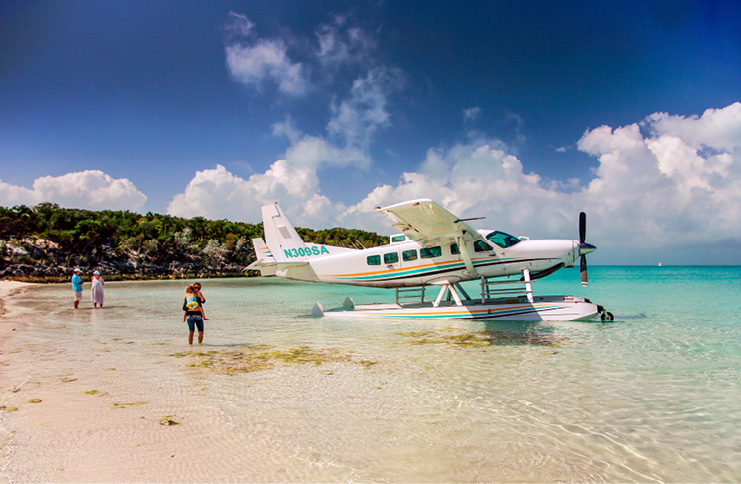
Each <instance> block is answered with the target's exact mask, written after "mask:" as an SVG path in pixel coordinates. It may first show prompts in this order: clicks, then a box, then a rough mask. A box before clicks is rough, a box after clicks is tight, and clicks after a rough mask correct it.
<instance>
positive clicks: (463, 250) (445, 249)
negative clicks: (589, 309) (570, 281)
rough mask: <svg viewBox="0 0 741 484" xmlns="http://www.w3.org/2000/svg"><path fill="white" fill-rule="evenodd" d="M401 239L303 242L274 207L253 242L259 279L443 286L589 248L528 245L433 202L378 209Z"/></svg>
mask: <svg viewBox="0 0 741 484" xmlns="http://www.w3.org/2000/svg"><path fill="white" fill-rule="evenodd" d="M378 210H379V211H380V212H381V213H383V214H384V215H386V216H387V217H389V218H390V219H391V220H392V221H394V222H396V223H395V224H394V226H395V227H396V228H397V229H399V230H401V231H402V234H399V235H394V236H392V237H391V243H390V244H387V245H383V246H379V247H372V248H368V249H352V248H346V247H336V246H331V245H323V244H312V243H305V242H304V241H303V240H302V239H301V237H300V236H299V235H298V233H297V232H296V230H295V228H294V227H293V225H292V224H291V222H290V221H289V220H288V218H287V217H286V215H285V213H283V210H281V208H280V207H279V206H278V204H273V205H265V206H263V207H262V218H263V228H264V231H265V240H263V239H261V238H258V239H253V243H254V246H255V253H256V255H257V261H256V262H255V263H253V264H252V265H251V266H250V268H251V269H257V270H260V271H261V273H262V275H264V276H271V275H275V276H278V277H283V278H286V279H293V280H297V281H310V282H324V283H329V284H350V285H356V286H371V287H386V288H397V287H412V286H426V285H446V284H447V285H449V284H456V283H458V282H461V281H467V280H472V279H479V278H481V277H485V278H492V277H505V276H521V275H523V273H524V272H525V271H527V272H528V273H529V276H528V277H531V278H532V279H537V278H539V277H545V276H547V275H549V274H551V273H553V272H555V271H556V270H558V269H560V268H562V267H567V266H571V265H572V264H573V263H574V261H576V260H577V259H578V258H579V257H581V256H583V255H585V254H587V253H589V252H591V251H593V250H594V249H595V247H594V246H592V245H590V244H586V243H580V241H578V240H529V239H527V238H525V237H514V236H512V235H509V234H506V233H504V232H500V231H495V230H477V229H474V228H473V227H471V226H470V225H468V224H467V223H466V221H465V220H460V219H458V218H457V217H456V216H455V215H453V214H451V213H450V212H448V211H447V210H446V209H444V208H443V207H441V206H440V205H438V204H437V203H435V202H433V201H432V200H426V199H423V200H412V201H409V202H404V203H400V204H396V205H391V206H389V207H386V208H379V209H378Z"/></svg>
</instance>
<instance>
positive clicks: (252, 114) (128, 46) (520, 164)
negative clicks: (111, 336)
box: [0, 1, 741, 264]
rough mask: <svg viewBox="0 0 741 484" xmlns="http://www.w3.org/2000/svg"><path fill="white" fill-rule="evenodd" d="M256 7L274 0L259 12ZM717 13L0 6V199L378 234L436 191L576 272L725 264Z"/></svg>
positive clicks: (740, 233) (732, 37)
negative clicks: (582, 234)
mask: <svg viewBox="0 0 741 484" xmlns="http://www.w3.org/2000/svg"><path fill="white" fill-rule="evenodd" d="M276 3H277V4H276ZM739 19H741V6H739V4H738V2H731V1H719V2H691V1H662V2H624V1H623V2H614V3H612V2H440V4H430V3H429V2H416V1H409V2H350V3H348V2H305V1H283V2H267V1H265V2H262V1H250V2H236V1H235V2H174V1H173V2H169V1H157V2H151V1H147V2H144V1H141V2H140V1H106V2H99V1H58V2H54V1H52V2H34V1H29V2H2V3H0V45H2V49H1V50H0V166H1V167H2V172H0V204H2V205H6V206H9V205H15V204H19V203H25V204H27V205H34V204H35V203H38V202H40V201H44V200H48V201H53V202H56V203H59V204H60V205H62V206H68V207H80V208H90V209H106V208H110V209H129V210H134V211H139V212H147V211H152V212H157V213H171V214H173V215H178V216H186V217H190V216H196V215H201V216H205V217H208V218H215V219H218V218H229V219H232V220H243V221H247V222H258V221H259V207H260V205H262V204H264V203H270V202H273V201H278V202H280V203H281V206H283V208H284V210H285V211H286V213H288V215H289V217H291V218H292V219H293V220H294V222H295V223H296V224H298V225H303V226H309V227H313V228H322V227H328V226H346V227H359V228H366V229H369V230H377V231H380V232H388V231H390V230H391V229H390V227H389V224H388V223H387V222H386V221H385V219H383V218H382V217H381V216H379V215H377V214H375V213H373V210H372V209H373V207H375V206H378V205H387V204H391V203H396V202H399V201H403V200H406V199H411V198H422V197H425V198H433V199H435V200H437V201H438V202H440V203H442V204H444V205H445V206H446V207H448V208H449V209H450V210H451V211H454V212H455V213H457V214H459V215H460V216H462V217H474V216H486V217H487V219H486V220H485V221H483V222H481V223H479V226H480V227H482V228H483V227H489V228H499V229H501V230H505V231H509V232H513V233H516V234H517V235H520V234H522V235H529V236H531V237H534V238H546V237H559V238H561V237H568V238H572V237H574V238H575V237H576V220H577V214H578V212H579V211H586V212H587V213H588V215H589V239H591V241H592V242H593V243H595V244H596V245H598V247H599V249H600V250H598V251H597V252H595V253H594V254H593V257H592V260H594V261H595V263H638V264H642V263H654V262H656V261H659V260H661V261H663V262H664V263H665V264H666V263H675V264H682V263H715V264H717V263H734V264H739V263H741V255H740V254H741V197H740V196H739V195H738V194H737V192H741V159H739V156H741V104H739V101H741V99H740V98H741V95H740V94H741V92H740V91H741V90H740V89H739V86H741V68H740V66H741V25H739V23H740V22H741V21H740V20H739Z"/></svg>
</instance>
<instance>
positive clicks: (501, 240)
mask: <svg viewBox="0 0 741 484" xmlns="http://www.w3.org/2000/svg"><path fill="white" fill-rule="evenodd" d="M486 239H487V240H488V241H489V242H492V243H494V244H497V245H498V246H499V247H501V248H502V249H506V248H507V247H512V246H513V245H515V244H517V243H518V242H520V239H518V238H517V237H515V236H514V235H509V234H505V233H504V232H500V231H498V230H497V231H495V232H492V233H490V234H489V235H487V236H486Z"/></svg>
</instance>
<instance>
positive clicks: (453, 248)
mask: <svg viewBox="0 0 741 484" xmlns="http://www.w3.org/2000/svg"><path fill="white" fill-rule="evenodd" d="M460 253H461V249H459V248H458V244H450V255H458V254H460Z"/></svg>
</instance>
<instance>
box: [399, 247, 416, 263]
mask: <svg viewBox="0 0 741 484" xmlns="http://www.w3.org/2000/svg"><path fill="white" fill-rule="evenodd" d="M401 258H402V259H404V260H405V261H407V262H409V261H410V260H417V250H416V249H412V250H405V251H404V252H402V253H401Z"/></svg>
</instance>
